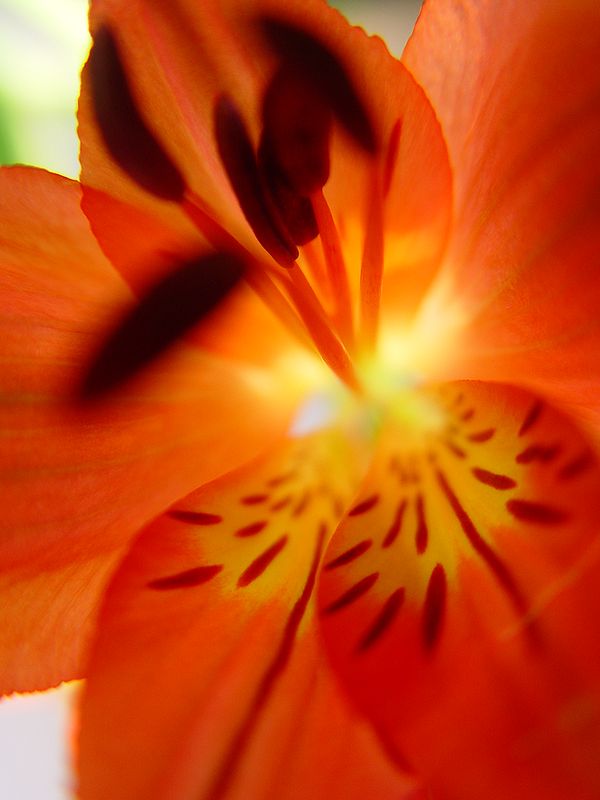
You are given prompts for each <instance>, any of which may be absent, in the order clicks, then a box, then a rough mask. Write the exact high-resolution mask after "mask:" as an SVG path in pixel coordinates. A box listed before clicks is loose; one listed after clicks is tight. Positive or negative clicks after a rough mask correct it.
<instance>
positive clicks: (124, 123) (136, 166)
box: [87, 26, 186, 201]
mask: <svg viewBox="0 0 600 800" xmlns="http://www.w3.org/2000/svg"><path fill="white" fill-rule="evenodd" d="M87 69H88V70H89V76H90V85H91V94H92V103H93V108H94V114H95V116H96V122H97V123H98V128H99V129H100V133H101V135H102V138H103V139H104V143H105V145H106V147H107V148H108V151H109V152H110V154H111V156H112V157H113V158H114V160H115V161H116V162H117V164H119V166H120V167H121V168H122V169H123V170H124V171H125V172H126V173H127V174H128V175H129V177H130V178H132V179H133V180H134V181H135V182H136V183H137V184H139V186H141V187H142V188H143V189H146V190H147V191H149V192H152V194H155V195H156V196H157V197H161V198H164V199H166V200H176V201H179V200H181V199H182V197H183V195H184V192H185V188H186V187H185V180H184V178H183V176H182V174H181V172H180V171H179V169H178V167H177V166H176V165H175V164H174V163H173V161H172V159H171V157H170V156H169V155H168V154H167V152H166V151H165V149H164V148H163V146H162V145H161V143H160V142H159V141H158V140H157V139H156V137H155V136H154V134H153V133H152V131H151V130H150V129H149V127H148V126H147V124H146V122H145V121H144V118H143V116H142V114H141V113H140V111H139V109H138V107H137V105H136V102H135V100H134V98H133V95H132V93H131V89H130V87H129V82H128V79H127V73H126V71H125V67H124V66H123V62H122V61H121V57H120V55H119V50H118V47H117V44H116V42H115V39H114V36H113V34H112V32H111V31H110V29H109V28H107V27H106V26H102V27H100V28H99V29H98V30H97V31H96V32H95V34H94V46H93V47H92V50H91V53H90V58H89V61H88V67H87Z"/></svg>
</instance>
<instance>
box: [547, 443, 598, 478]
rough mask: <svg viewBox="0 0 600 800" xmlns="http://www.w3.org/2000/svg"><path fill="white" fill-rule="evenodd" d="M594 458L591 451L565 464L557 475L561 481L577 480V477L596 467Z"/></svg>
mask: <svg viewBox="0 0 600 800" xmlns="http://www.w3.org/2000/svg"><path fill="white" fill-rule="evenodd" d="M594 463H595V460H594V456H593V455H592V453H591V452H590V451H589V450H586V451H585V452H583V453H581V455H579V456H576V457H575V458H574V459H572V460H571V461H568V462H567V463H566V464H564V465H563V466H562V467H561V468H560V469H559V471H558V472H557V474H556V477H557V478H558V479H559V480H561V481H568V480H571V478H575V477H576V476H577V475H581V473H583V472H586V471H587V470H588V469H590V467H592V466H594Z"/></svg>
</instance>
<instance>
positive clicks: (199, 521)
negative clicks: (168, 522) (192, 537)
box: [167, 509, 223, 525]
mask: <svg viewBox="0 0 600 800" xmlns="http://www.w3.org/2000/svg"><path fill="white" fill-rule="evenodd" d="M167 514H168V515H169V516H170V517H172V518H173V519H176V520H179V522H189V523H190V524H191V525H218V524H219V522H222V521H223V517H221V516H220V515H219V514H209V513H207V512H206V511H183V510H179V509H174V510H173V511H168V512H167Z"/></svg>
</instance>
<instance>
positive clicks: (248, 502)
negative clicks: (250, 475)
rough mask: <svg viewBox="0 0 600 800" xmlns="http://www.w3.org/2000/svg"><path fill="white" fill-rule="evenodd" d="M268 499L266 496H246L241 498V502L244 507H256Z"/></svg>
mask: <svg viewBox="0 0 600 800" xmlns="http://www.w3.org/2000/svg"><path fill="white" fill-rule="evenodd" d="M268 499H269V495H268V494H247V495H246V496H245V497H242V500H241V502H242V503H243V504H244V505H245V506H257V505H260V504H261V503H266V501H267V500H268Z"/></svg>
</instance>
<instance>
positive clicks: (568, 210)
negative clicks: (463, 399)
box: [404, 0, 600, 429]
mask: <svg viewBox="0 0 600 800" xmlns="http://www.w3.org/2000/svg"><path fill="white" fill-rule="evenodd" d="M599 48H600V7H599V6H598V4H597V3H596V2H594V0H582V2H577V3H566V2H564V3H547V2H544V0H533V2H528V3H526V4H524V3H519V2H518V0H509V2H508V3H502V4H495V3H481V2H472V1H471V0H462V2H460V3H456V2H453V0H432V2H429V3H427V4H426V6H425V8H424V10H423V13H422V15H421V18H420V20H419V23H418V24H417V28H416V31H415V34H414V36H413V38H412V40H411V41H410V43H409V45H408V48H407V51H406V53H405V56H404V58H405V63H406V64H407V65H408V67H409V68H410V69H411V70H412V71H413V74H414V75H415V77H416V79H417V81H418V82H419V83H420V84H421V85H422V86H423V88H424V89H425V92H426V93H427V95H428V96H429V97H430V99H431V101H432V104H433V107H434V108H435V111H436V113H437V115H438V117H439V119H440V122H441V124H442V129H443V131H444V136H445V137H446V141H447V143H448V149H449V152H450V160H451V163H452V167H453V173H454V181H455V193H456V214H455V219H456V223H455V228H454V231H453V235H452V237H451V242H450V244H449V248H448V252H447V256H446V260H445V266H444V269H443V270H442V272H441V273H440V278H439V281H438V284H437V286H436V287H435V290H434V292H433V294H432V296H431V297H430V298H429V302H428V304H427V306H426V309H425V313H424V315H423V319H422V323H423V328H424V329H425V330H429V332H430V339H431V341H432V342H433V340H434V339H435V344H434V349H435V348H437V351H438V352H437V361H436V362H435V366H436V367H437V368H438V373H439V374H441V373H442V372H443V373H444V374H446V375H451V376H455V377H456V376H459V377H472V378H486V379H493V380H495V381H510V382H520V383H522V384H524V385H527V386H529V387H531V388H532V389H534V390H537V391H541V392H543V393H544V394H546V395H548V396H550V397H552V398H554V400H555V401H556V402H558V403H560V404H561V405H563V406H570V407H572V410H573V411H574V413H577V414H579V416H580V417H584V416H586V415H587V416H588V417H590V418H591V419H592V421H593V422H594V423H595V426H596V429H597V428H598V425H599V424H600V407H599V395H598V392H597V388H596V387H597V385H598V380H599V378H600V357H599V354H600V327H599V317H598V313H597V310H598V307H599V305H600V280H599V277H598V276H599V273H598V270H597V268H596V262H597V253H598V250H599V248H600V203H599V199H598V188H597V187H598V183H599V181H600V157H599V149H598V141H599V129H600V102H599V100H598V98H599V96H600V73H599V72H598V69H597V56H598V50H599ZM446 343H448V347H447V348H446V346H445V345H446ZM442 350H443V351H444V353H443V354H440V353H441V351H442ZM433 357H434V359H435V358H436V354H435V353H434V356H433Z"/></svg>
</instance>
